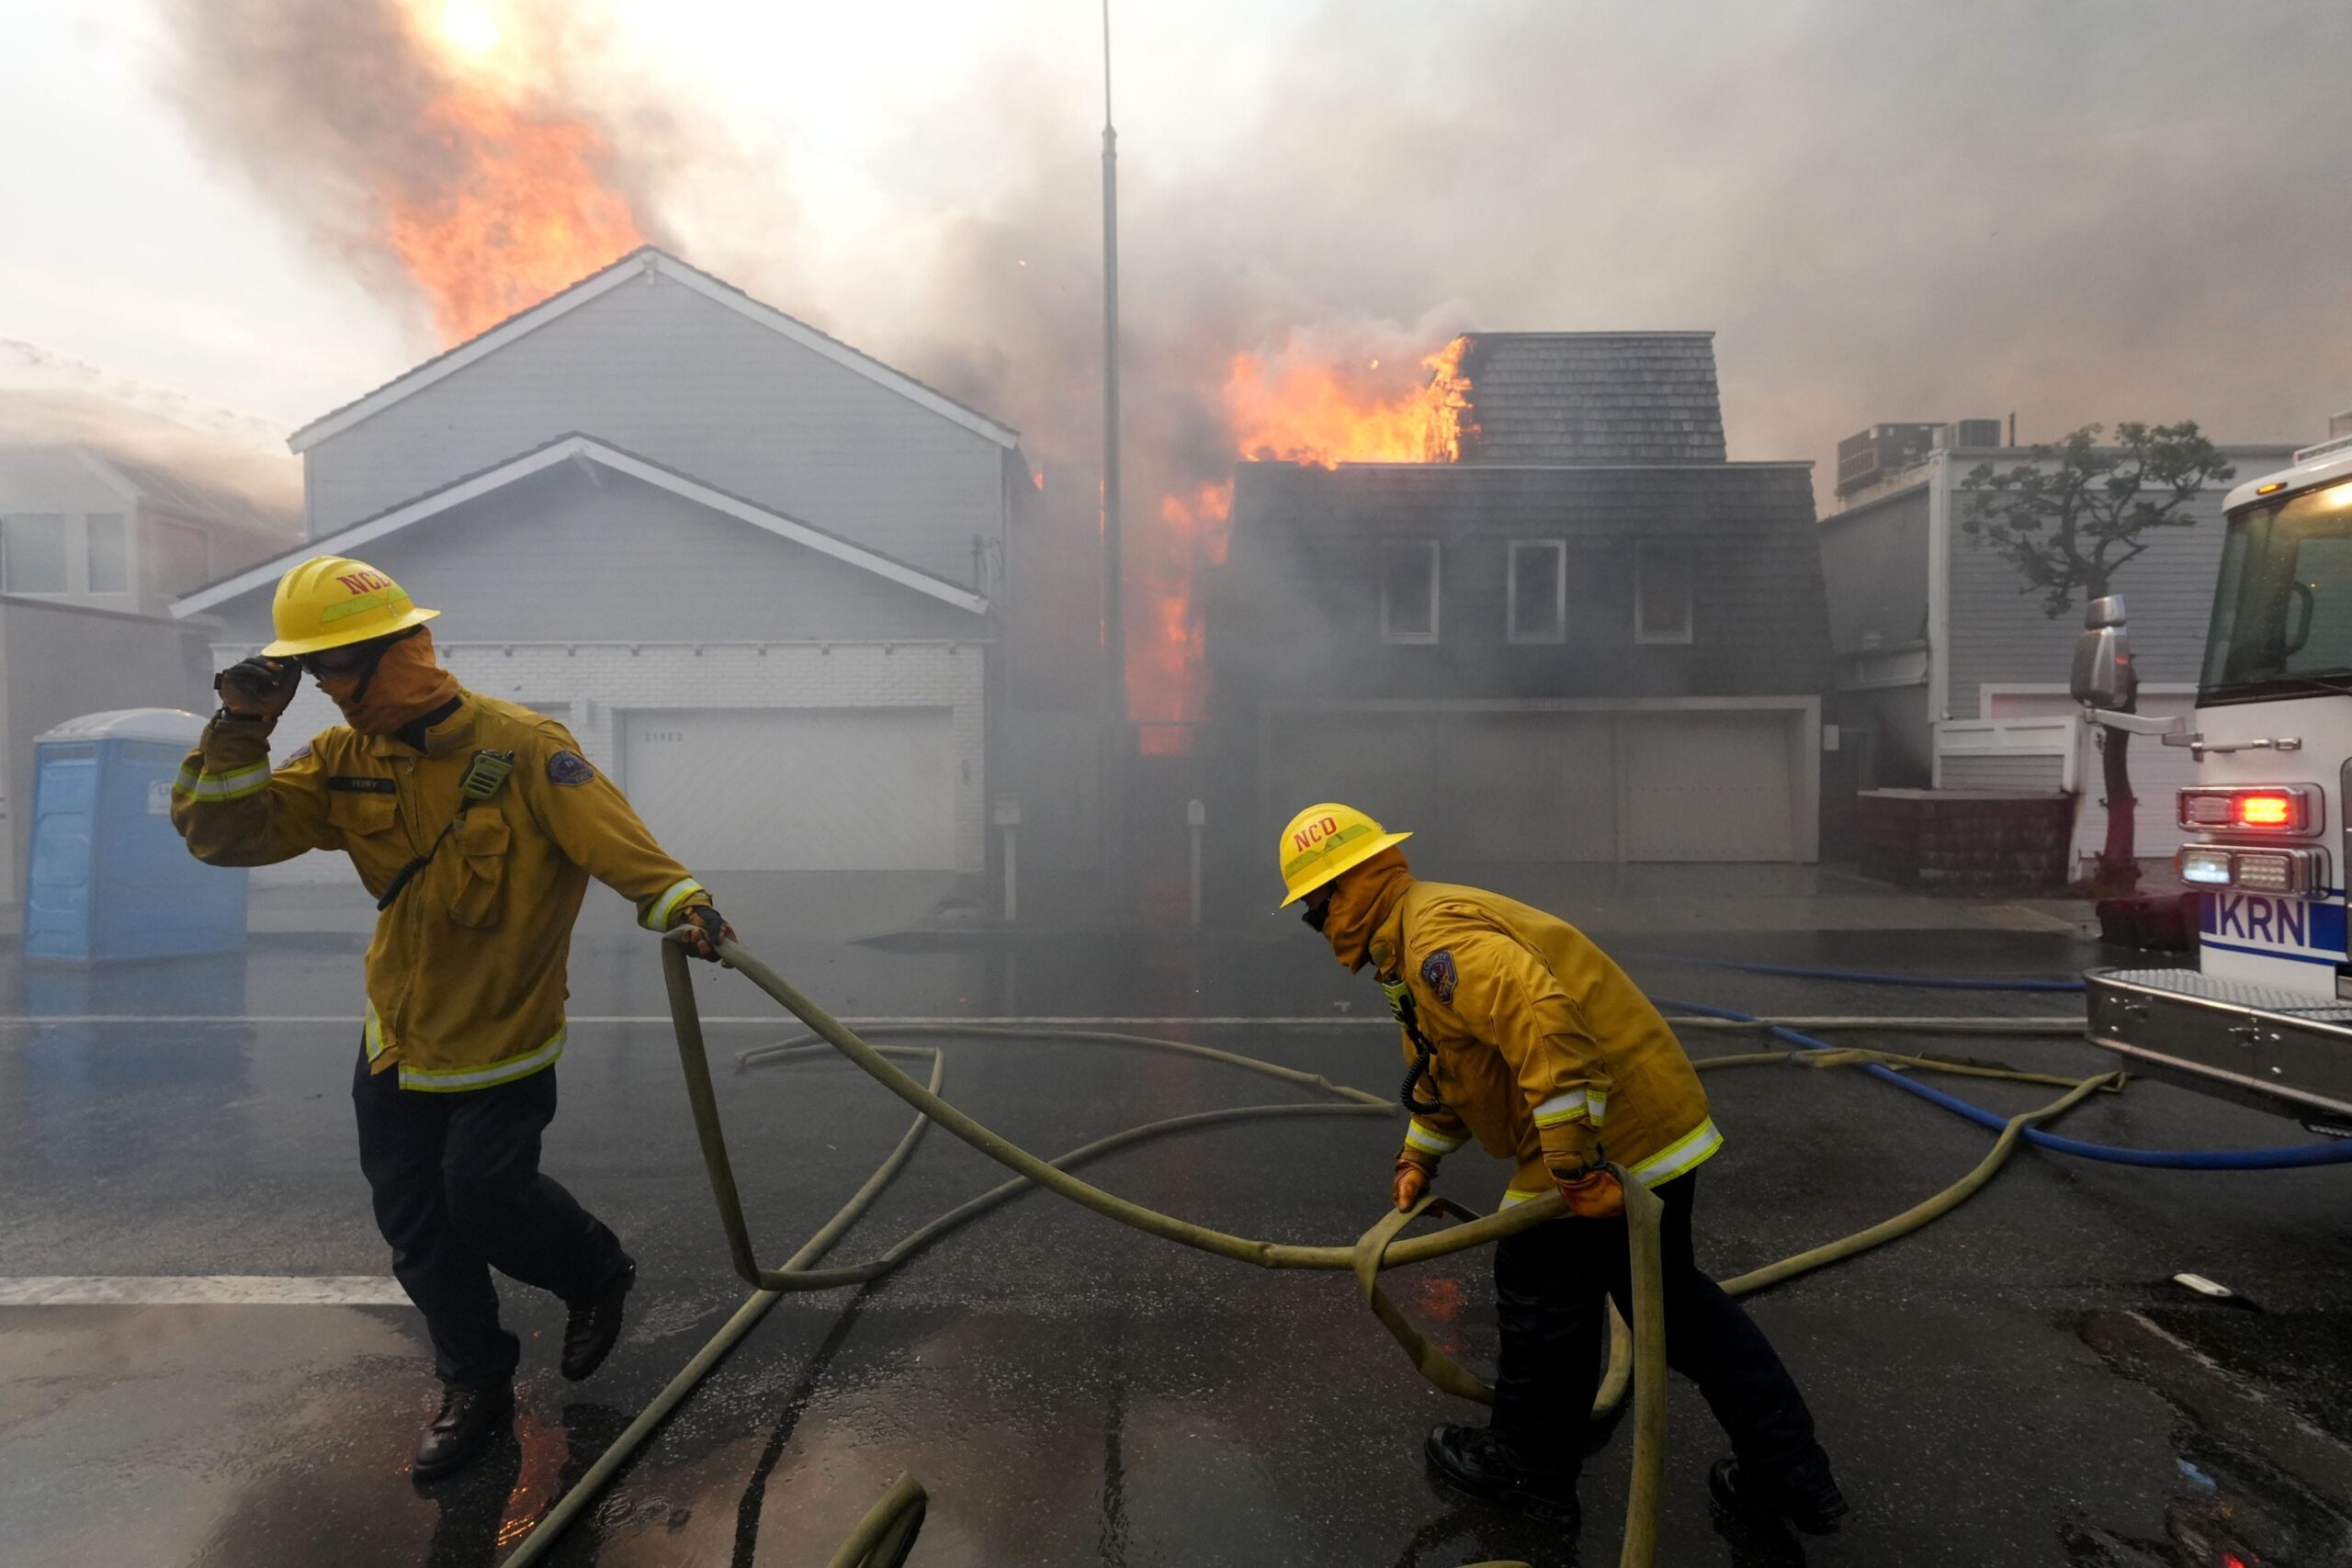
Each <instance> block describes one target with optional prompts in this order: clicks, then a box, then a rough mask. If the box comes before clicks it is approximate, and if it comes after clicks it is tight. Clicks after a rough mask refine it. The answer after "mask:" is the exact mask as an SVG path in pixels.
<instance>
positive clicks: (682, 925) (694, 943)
mask: <svg viewBox="0 0 2352 1568" xmlns="http://www.w3.org/2000/svg"><path fill="white" fill-rule="evenodd" d="M670 929H671V930H672V931H680V930H683V931H685V932H686V939H685V944H684V945H685V949H686V951H687V952H688V953H692V954H694V956H695V957H696V958H707V959H709V960H710V961H711V962H713V963H715V964H720V965H722V966H724V967H726V968H729V969H732V968H734V967H735V965H733V964H729V963H728V962H727V961H726V960H725V959H723V958H721V957H719V956H718V944H719V943H720V942H733V941H734V940H735V928H734V927H733V926H730V925H729V924H728V923H727V917H726V916H724V915H722V914H720V913H719V912H718V910H717V909H715V908H712V907H711V906H709V905H708V904H689V905H687V906H686V907H685V908H683V909H681V910H679V911H678V914H677V918H676V919H673V920H672V921H671V922H670Z"/></svg>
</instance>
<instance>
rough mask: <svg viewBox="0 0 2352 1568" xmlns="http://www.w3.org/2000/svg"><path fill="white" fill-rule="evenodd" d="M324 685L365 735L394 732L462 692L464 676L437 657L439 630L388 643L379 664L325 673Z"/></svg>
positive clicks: (420, 630)
mask: <svg viewBox="0 0 2352 1568" xmlns="http://www.w3.org/2000/svg"><path fill="white" fill-rule="evenodd" d="M319 690H321V691H322V692H324V693H325V694H327V695H328V696H330V697H333V698H334V705H335V706H337V707H339V708H341V709H342V710H343V717H344V722H345V723H346V724H348V725H350V726H351V728H354V729H356V730H357V731H358V732H359V733H360V734H362V735H390V734H392V733H393V732H394V731H396V730H398V729H399V728H401V726H402V725H404V724H406V723H408V722H409V721H410V720H412V719H415V718H421V717H423V716H424V715H426V714H428V713H431V712H432V711H433V710H434V709H435V708H437V707H439V706H441V705H443V704H445V703H447V702H448V701H449V700H450V699H451V698H452V697H455V696H456V695H457V694H458V678H457V677H456V676H455V675H452V674H450V673H449V672H448V671H447V670H444V669H442V668H441V666H440V665H439V664H437V663H435V661H434V659H433V634H432V633H431V632H430V631H428V630H426V629H424V627H419V628H418V629H417V630H416V632H415V633H414V635H413V636H410V637H402V638H401V639H400V640H399V641H398V642H392V643H387V644H386V645H385V646H384V651H383V652H382V653H381V654H379V656H378V657H377V660H376V663H375V666H374V668H373V669H370V670H363V671H359V672H358V673H356V674H353V675H339V676H336V677H334V679H332V680H328V679H322V680H321V681H320V682H319Z"/></svg>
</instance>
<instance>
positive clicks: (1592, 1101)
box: [1584, 1089, 1609, 1127]
mask: <svg viewBox="0 0 2352 1568" xmlns="http://www.w3.org/2000/svg"><path fill="white" fill-rule="evenodd" d="M1584 1098H1585V1104H1586V1106H1587V1107H1588V1108H1589V1109H1590V1111H1591V1112H1592V1124H1593V1125H1594V1126H1596V1127H1598V1126H1600V1124H1601V1123H1602V1122H1605V1121H1607V1120H1608V1119H1609V1091H1608V1090H1607V1089H1594V1090H1593V1091H1592V1092H1591V1093H1589V1094H1588V1095H1586V1096H1585V1097H1584Z"/></svg>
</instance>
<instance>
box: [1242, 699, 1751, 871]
mask: <svg viewBox="0 0 2352 1568" xmlns="http://www.w3.org/2000/svg"><path fill="white" fill-rule="evenodd" d="M1794 728H1796V727H1795V726H1794V725H1793V723H1792V716H1791V715H1789V714H1788V713H1786V712H1779V713H1761V714H1748V713H1722V712H1693V713H1687V714H1684V713H1652V714H1611V713H1605V712H1555V713H1541V712H1535V713H1527V712H1508V713H1462V712H1445V711H1442V710H1436V711H1431V710H1419V711H1399V712H1396V713H1387V714H1373V713H1363V712H1341V713H1322V714H1295V713H1293V714H1282V715H1278V716H1276V717H1275V720H1274V722H1273V725H1272V730H1271V731H1270V734H1269V739H1268V745H1267V755H1266V761H1265V773H1264V776H1263V778H1262V780H1261V800H1262V801H1263V802H1264V805H1265V809H1266V811H1267V813H1268V815H1269V818H1270V820H1271V826H1269V827H1267V828H1266V829H1265V831H1266V832H1268V833H1270V834H1271V833H1272V832H1274V831H1276V830H1277V829H1280V828H1281V826H1282V824H1283V821H1285V820H1287V819H1288V818H1289V816H1290V814H1291V813H1292V812H1294V811H1295V810H1297V809H1298V808H1300V807H1305V806H1308V805H1311V804H1313V803H1314V802H1316V801H1319V800H1343V801H1346V802H1347V803H1348V804H1349V805H1351V806H1355V807H1361V808H1363V810H1365V811H1368V812H1370V813H1371V814H1372V815H1373V816H1374V817H1376V818H1380V819H1381V820H1382V821H1384V822H1395V823H1399V824H1403V825H1405V826H1407V827H1417V828H1419V829H1420V830H1422V831H1424V832H1430V833H1435V834H1438V835H1440V836H1442V842H1443V845H1444V849H1445V852H1446V854H1447V857H1448V859H1450V860H1458V861H1464V862H1472V863H1488V862H1492V863H1514V862H1529V861H1535V862H1553V863H1556V862H1595V861H1600V862H1609V861H1618V860H1678V861H1718V860H1727V861H1759V860H1760V861H1790V860H1794V859H1796V858H1797V853H1798V837H1797V824H1796V818H1795V815H1794V810H1793V804H1794V800H1795V790H1796V787H1797V782H1798V781H1797V778H1796V775H1795V773H1794V772H1793V769H1792V758H1791V756H1790V752H1789V746H1790V737H1791V735H1792V731H1793V730H1794Z"/></svg>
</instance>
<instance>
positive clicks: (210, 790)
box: [172, 692, 710, 1092]
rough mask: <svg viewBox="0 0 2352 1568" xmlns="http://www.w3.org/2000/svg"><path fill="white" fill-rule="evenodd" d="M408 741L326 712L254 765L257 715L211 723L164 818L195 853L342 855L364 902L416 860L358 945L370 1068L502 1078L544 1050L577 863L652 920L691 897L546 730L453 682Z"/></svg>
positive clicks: (559, 1048) (622, 803) (259, 742)
mask: <svg viewBox="0 0 2352 1568" xmlns="http://www.w3.org/2000/svg"><path fill="white" fill-rule="evenodd" d="M424 739H425V745H424V750H423V752H421V753H420V752H419V751H417V750H414V749H413V748H412V747H410V746H409V745H407V744H406V743H405V742H403V741H400V740H396V739H392V738H390V737H389V736H370V735H360V734H357V733H356V732H354V731H353V730H351V729H349V728H345V727H344V726H342V725H337V726H336V727H334V728H332V729H329V730H326V731H324V732H323V733H322V734H320V735H319V736H317V737H316V738H315V739H312V740H311V743H310V744H309V745H308V746H306V747H303V748H302V749H301V750H298V751H296V752H295V753H294V755H293V756H291V757H290V758H288V759H287V761H286V765H285V766H283V767H281V768H278V769H277V770H276V771H275V772H273V771H272V770H271V768H270V765H269V727H268V726H267V725H266V724H261V723H256V722H252V721H239V720H233V719H226V718H215V719H214V720H213V721H212V723H211V724H210V725H209V726H208V727H207V728H206V729H205V731H204V736H203V739H201V740H200V741H198V744H197V748H196V750H193V751H191V752H189V753H188V756H187V762H186V763H185V764H183V765H182V767H181V769H180V775H179V781H178V784H176V785H175V788H174V790H173V795H172V825H173V826H174V827H175V828H177V829H179V830H180V834H181V836H182V837H183V838H185V839H186V840H187V845H188V848H189V849H190V850H191V851H192V852H194V853H195V854H196V857H197V858H198V860H201V861H205V862H207V863H209V864H213V865H268V864H271V863H275V862H277V861H283V860H291V859H292V858H293V857H295V856H296V855H299V854H301V853H303V852H305V851H308V850H341V851H342V852H344V853H345V854H347V855H349V856H350V857H351V863H352V865H353V866H354V867H355V868H356V869H357V871H358V873H359V880H360V881H361V882H362V883H363V884H365V885H366V886H367V888H368V892H369V893H370V894H371V895H375V896H377V897H381V896H382V894H383V892H384V890H385V889H386V888H387V887H388V886H390V884H391V882H392V880H393V878H394V877H395V876H397V875H398V874H400V872H401V868H402V867H403V866H405V865H407V864H408V863H410V862H411V861H412V860H413V859H414V858H415V857H417V856H418V855H422V854H424V853H425V852H427V851H428V849H432V846H433V845H434V842H435V839H436V838H437V837H438V836H439V835H440V833H441V830H442V829H443V828H444V827H445V826H448V825H450V824H452V823H454V824H455V826H454V828H452V829H451V831H450V832H449V835H448V837H447V840H443V841H442V842H441V843H440V846H439V848H438V849H435V850H433V852H432V858H431V860H430V861H428V862H427V863H426V864H425V866H424V870H423V871H421V872H419V873H418V874H416V875H415V876H414V877H413V879H412V880H411V881H410V882H409V884H408V886H406V887H405V888H403V889H402V890H401V894H400V897H398V898H397V899H395V900H394V901H393V903H392V906H391V908H389V909H386V910H385V911H384V912H383V913H382V914H380V915H379V916H378V917H377V919H376V936H375V940H374V941H373V942H370V943H369V944H368V1012H367V1024H366V1031H367V1033H366V1039H367V1050H368V1061H369V1063H370V1064H371V1070H373V1071H376V1072H384V1071H388V1070H390V1069H392V1068H393V1067H395V1066H397V1067H398V1069H399V1072H400V1081H401V1088H403V1089H424V1090H432V1091H439V1092H448V1091H455V1090H462V1089H487V1088H489V1087H491V1086H492V1085H494V1084H502V1083H510V1082H512V1081H514V1080H515V1079H516V1078H520V1077H527V1076H528V1075H530V1074H532V1073H535V1072H537V1071H539V1070H541V1069H542V1068H545V1067H548V1066H553V1065H554V1063H555V1061H556V1058H557V1057H559V1056H560V1055H562V1054H563V1043H564V1017H563V1004H564V998H566V997H567V996H569V995H570V987H569V986H568V985H567V984H566V981H565V965H566V961H567V960H568V958H569V956H570V953H571V927H572V922H573V920H574V919H577V918H578V916H579V913H580V904H581V898H582V894H583V893H584V892H585V891H586V889H587V886H588V879H589V877H591V876H594V877H595V878H596V879H597V880H599V881H601V882H604V883H605V884H607V885H608V886H611V887H613V888H614V889H615V890H616V891H617V892H619V893H620V894H622V895H623V896H624V897H628V898H631V899H634V900H635V901H636V904H637V909H638V919H639V922H640V923H641V924H643V925H645V926H646V927H647V928H649V929H650V930H653V931H663V930H666V929H668V927H669V925H670V923H671V922H672V921H673V919H675V918H676V916H677V912H678V911H679V910H680V909H683V908H686V907H688V906H689V905H694V904H707V903H708V902H710V898H709V896H708V895H707V893H705V892H704V891H703V888H702V885H701V884H700V883H698V882H696V881H695V879H694V878H693V877H692V876H690V875H688V874H687V873H686V871H685V868H684V867H683V866H681V865H680V864H678V863H677V862H675V861H673V860H672V859H671V858H670V857H669V856H668V855H666V854H664V853H662V846H661V845H659V844H657V843H656V842H654V840H653V835H652V834H651V833H650V832H649V831H648V830H647V829H646V827H645V824H644V823H643V822H641V821H639V819H638V816H637V813H636V812H635V811H633V810H631V809H630V808H629V804H628V801H627V800H625V799H624V798H622V796H621V792H620V791H619V790H617V789H616V788H615V787H614V786H613V784H612V781H610V780H609V779H606V778H605V776H604V775H603V774H601V773H597V772H596V771H595V770H594V769H593V768H591V767H590V766H589V765H588V763H587V762H586V761H583V760H582V757H581V755H580V748H579V745H578V743H577V742H576V741H574V740H573V739H572V738H571V734H570V732H569V731H567V730H566V729H565V728H563V726H561V725H560V724H558V723H556V722H555V721H554V720H553V719H551V718H548V717H546V716H544V715H541V714H536V713H533V712H532V711H531V710H530V709H528V708H525V707H518V706H516V705H515V704H513V703H504V702H500V701H498V700H497V699H496V698H494V697H485V696H481V695H478V694H474V693H472V692H466V693H463V694H461V695H460V697H459V701H458V710H457V711H456V712H455V713H453V714H451V715H450V716H448V717H447V718H446V719H444V720H442V721H441V722H440V723H439V724H437V725H435V726H434V727H433V728H431V729H429V730H427V731H426V732H425V737H424ZM478 750H492V751H512V752H513V753H514V754H515V770H514V772H513V773H512V774H511V775H509V776H508V778H507V779H506V781H505V782H504V783H503V784H501V785H500V786H499V788H498V789H497V791H496V792H495V793H494V794H492V795H490V796H489V798H487V799H485V800H482V801H480V802H478V803H475V804H473V805H470V806H467V807H466V808H465V809H464V810H463V811H462V812H461V811H460V810H459V809H458V807H459V806H460V804H461V800H462V797H461V796H460V795H459V793H458V782H459V780H460V779H462V778H463V777H464V776H465V773H466V771H467V769H468V768H469V766H470V765H471V763H472V761H473V757H474V753H475V752H476V751H478Z"/></svg>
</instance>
